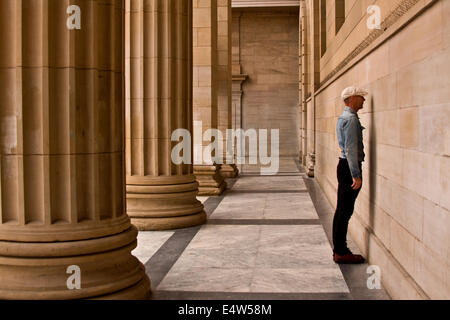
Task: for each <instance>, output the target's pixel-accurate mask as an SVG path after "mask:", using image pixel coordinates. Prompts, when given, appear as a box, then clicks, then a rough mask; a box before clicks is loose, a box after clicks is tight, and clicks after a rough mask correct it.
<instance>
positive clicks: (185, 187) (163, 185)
mask: <svg viewBox="0 0 450 320" xmlns="http://www.w3.org/2000/svg"><path fill="white" fill-rule="evenodd" d="M197 194H198V183H197V182H196V181H195V177H194V176H193V175H189V176H171V177H127V213H128V215H129V216H130V218H131V223H133V224H134V225H135V226H136V227H137V228H138V229H139V230H141V231H163V230H173V229H180V228H188V227H194V226H198V225H202V224H204V223H205V222H206V213H205V211H204V210H203V205H202V203H201V202H200V201H198V200H197Z"/></svg>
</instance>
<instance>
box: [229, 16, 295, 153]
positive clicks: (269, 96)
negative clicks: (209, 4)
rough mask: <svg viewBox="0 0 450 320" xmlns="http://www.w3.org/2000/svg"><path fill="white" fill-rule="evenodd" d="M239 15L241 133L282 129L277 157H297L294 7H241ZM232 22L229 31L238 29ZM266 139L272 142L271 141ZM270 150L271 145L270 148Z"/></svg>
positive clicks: (237, 52) (234, 20)
mask: <svg viewBox="0 0 450 320" xmlns="http://www.w3.org/2000/svg"><path fill="white" fill-rule="evenodd" d="M236 12H240V13H241V14H242V15H241V17H240V51H239V49H237V48H236V43H234V44H233V46H234V49H233V53H234V55H235V56H236V55H237V54H240V62H241V66H242V73H243V74H247V75H248V76H249V77H248V79H247V80H246V82H245V83H244V85H243V92H244V93H243V98H242V112H243V113H242V122H243V129H244V130H247V129H251V128H254V129H268V130H269V132H270V129H280V156H282V157H290V156H292V157H298V154H299V147H298V146H299V136H300V133H299V132H300V128H299V123H300V114H299V112H298V108H299V92H298V88H299V72H298V69H299V67H298V64H299V14H298V7H297V8H292V9H274V8H270V9H256V8H253V9H245V10H241V11H238V10H236V9H234V10H233V14H236ZM236 23H237V22H236V19H233V30H236V29H237V28H239V27H238V26H236ZM269 140H270V139H269ZM268 149H269V150H270V143H269V144H268Z"/></svg>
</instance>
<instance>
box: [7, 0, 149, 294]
mask: <svg viewBox="0 0 450 320" xmlns="http://www.w3.org/2000/svg"><path fill="white" fill-rule="evenodd" d="M77 4H78V8H79V12H78V13H76V12H75V11H73V12H72V13H71V14H68V7H69V6H70V5H72V1H69V0H26V1H17V0H3V1H0V25H1V26H0V37H1V38H2V42H1V44H0V299H10V298H12V299H71V298H92V297H96V298H98V297H104V298H115V297H119V298H145V297H147V296H148V293H149V289H150V287H149V281H148V278H147V276H146V275H145V270H144V267H143V265H142V264H141V263H139V261H138V260H137V259H136V258H135V257H133V256H132V255H131V250H132V249H133V248H134V247H135V246H136V236H137V230H136V228H134V227H132V226H131V224H130V220H129V218H128V217H127V215H126V213H125V206H124V204H125V201H124V199H125V198H124V170H123V168H124V149H123V145H124V144H123V132H124V130H123V124H122V121H123V72H122V68H123V67H122V65H123V63H122V57H123V54H122V43H123V41H122V36H123V32H122V30H123V15H124V8H123V6H122V3H121V1H114V0H109V1H107V0H105V1H93V0H87V1H82V2H81V1H77ZM69 12H70V11H69ZM73 14H78V17H79V18H80V21H81V24H80V27H81V29H77V28H74V29H69V27H68V23H67V19H68V18H69V17H70V15H73ZM70 265H76V266H78V267H79V268H80V270H81V289H79V290H69V289H68V287H67V278H68V277H69V275H68V274H67V268H68V267H69V266H70Z"/></svg>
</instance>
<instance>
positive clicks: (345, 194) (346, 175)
mask: <svg viewBox="0 0 450 320" xmlns="http://www.w3.org/2000/svg"><path fill="white" fill-rule="evenodd" d="M359 168H360V169H361V172H362V164H361V163H360V164H359ZM337 177H338V182H339V186H338V199H337V208H336V212H335V214H334V220H333V246H334V253H336V254H338V255H346V254H349V253H351V252H350V250H349V249H348V247H347V231H348V223H349V221H350V218H351V217H352V215H353V211H354V209H355V202H356V198H357V197H358V195H359V192H360V191H361V188H362V186H361V188H360V189H359V190H353V189H352V184H353V178H352V174H351V172H350V167H349V165H348V162H347V160H346V159H340V161H339V165H338V168H337Z"/></svg>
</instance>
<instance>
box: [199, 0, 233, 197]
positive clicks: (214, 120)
mask: <svg viewBox="0 0 450 320" xmlns="http://www.w3.org/2000/svg"><path fill="white" fill-rule="evenodd" d="M193 10H194V24H193V32H194V43H193V46H194V48H193V50H194V56H193V58H194V85H193V86H194V121H196V122H197V123H200V122H201V128H196V130H197V131H198V132H199V134H198V135H194V145H195V148H194V152H195V153H196V154H195V166H194V173H195V175H196V177H197V181H198V182H199V194H200V195H220V194H221V193H222V192H223V191H224V190H225V188H226V183H225V180H224V178H223V177H222V175H221V174H220V169H221V164H218V163H214V162H213V161H212V160H211V159H209V158H208V157H207V158H205V152H204V150H203V149H200V148H199V146H202V147H203V148H208V146H209V145H210V143H211V141H207V140H206V139H203V138H204V133H205V132H206V131H208V130H209V129H219V90H218V84H219V82H218V81H219V79H220V75H219V71H220V70H219V48H218V1H216V0H205V1H196V2H194V9H193ZM223 134H224V133H223ZM206 150H207V149H206ZM212 156H213V155H212Z"/></svg>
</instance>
